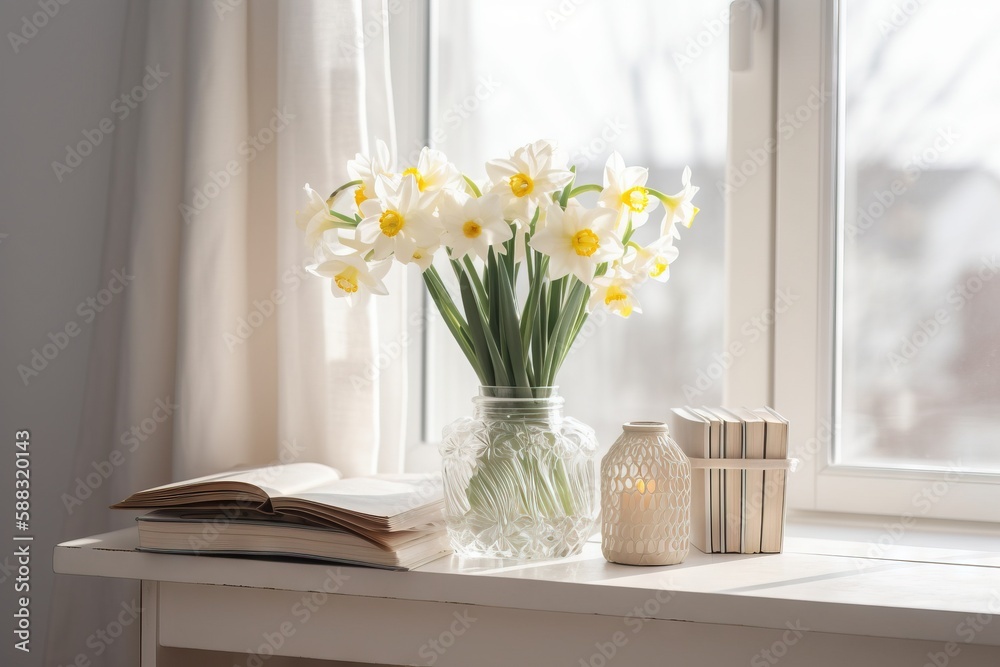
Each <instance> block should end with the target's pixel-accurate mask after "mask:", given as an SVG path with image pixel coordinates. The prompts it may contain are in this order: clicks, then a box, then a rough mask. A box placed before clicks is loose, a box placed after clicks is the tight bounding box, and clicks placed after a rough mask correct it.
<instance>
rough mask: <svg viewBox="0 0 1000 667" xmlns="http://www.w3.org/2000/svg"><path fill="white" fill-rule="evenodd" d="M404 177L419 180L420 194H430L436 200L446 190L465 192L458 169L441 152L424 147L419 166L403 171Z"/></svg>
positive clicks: (418, 161)
mask: <svg viewBox="0 0 1000 667" xmlns="http://www.w3.org/2000/svg"><path fill="white" fill-rule="evenodd" d="M403 176H404V177H406V176H413V177H414V178H415V179H417V188H418V189H419V190H420V192H423V193H429V194H430V195H432V196H433V197H434V198H435V200H437V196H438V195H439V194H440V193H441V192H443V191H445V190H464V189H465V182H464V181H463V179H462V172H460V171H459V170H458V167H456V166H455V165H453V164H452V163H451V162H449V161H448V158H447V157H446V156H445V154H444V153H442V152H441V151H436V150H434V149H433V148H427V147H426V146H424V147H423V148H422V149H421V150H420V157H418V158H417V165H416V166H415V167H409V168H407V169H404V170H403Z"/></svg>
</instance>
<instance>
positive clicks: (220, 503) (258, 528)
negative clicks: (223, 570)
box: [112, 463, 450, 570]
mask: <svg viewBox="0 0 1000 667" xmlns="http://www.w3.org/2000/svg"><path fill="white" fill-rule="evenodd" d="M112 507H113V508H115V509H131V510H135V509H144V510H153V511H152V512H151V513H149V514H146V515H144V516H140V517H138V522H139V550H140V551H153V552H161V553H183V554H197V555H246V556H285V557H299V558H312V559H318V560H325V561H335V562H340V563H347V564H353V565H368V566H371V567H381V568H387V569H395V570H408V569H412V568H414V567H418V566H420V565H423V564H424V563H427V562H430V561H432V560H435V559H437V558H440V557H441V556H444V555H445V554H448V553H450V550H449V548H448V537H447V534H446V531H445V527H444V495H443V491H442V485H441V477H440V475H393V476H377V477H356V478H351V479H342V478H341V476H340V473H339V472H338V471H337V470H335V469H333V468H330V467H328V466H324V465H320V464H318V463H291V464H287V465H274V466H268V467H265V468H252V469H248V470H241V471H239V472H230V473H221V474H217V475H209V476H207V477H200V478H198V479H192V480H188V481H185V482H177V483H174V484H167V485H166V486H159V487H156V488H154V489H147V490H145V491H140V492H138V493H135V494H132V495H131V496H129V497H128V498H126V499H125V500H123V501H122V502H120V503H118V504H117V505H113V506H112Z"/></svg>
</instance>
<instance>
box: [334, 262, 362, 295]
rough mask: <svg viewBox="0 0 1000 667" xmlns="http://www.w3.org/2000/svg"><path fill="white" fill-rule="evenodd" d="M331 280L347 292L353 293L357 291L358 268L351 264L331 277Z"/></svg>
mask: <svg viewBox="0 0 1000 667" xmlns="http://www.w3.org/2000/svg"><path fill="white" fill-rule="evenodd" d="M333 282H334V283H336V285H337V287H339V288H340V289H341V290H342V291H344V292H347V293H348V294H354V293H355V292H357V291H358V270H357V269H355V268H354V267H353V266H349V267H347V268H346V269H344V270H343V271H341V272H340V273H338V274H337V275H335V276H334V277H333Z"/></svg>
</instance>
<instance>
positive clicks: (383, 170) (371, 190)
mask: <svg viewBox="0 0 1000 667" xmlns="http://www.w3.org/2000/svg"><path fill="white" fill-rule="evenodd" d="M394 171H395V167H394V165H393V160H392V156H391V155H389V147H388V146H386V144H385V142H384V141H382V140H381V139H379V140H378V141H376V142H375V152H374V153H372V154H371V155H364V154H363V153H358V154H357V155H355V156H354V159H353V160H349V161H348V162H347V173H348V175H350V177H351V180H352V181H361V185H359V186H357V187H356V188H354V205H355V206H356V207H357V209H358V210H359V211H360V210H361V202H363V201H364V200H366V199H369V198H371V197H374V196H375V181H376V180H378V177H379V176H384V177H386V178H390V179H391V178H393V176H394Z"/></svg>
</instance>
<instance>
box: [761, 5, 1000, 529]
mask: <svg viewBox="0 0 1000 667" xmlns="http://www.w3.org/2000/svg"><path fill="white" fill-rule="evenodd" d="M987 15H989V16H987ZM998 16H1000V15H998V12H997V10H996V9H995V8H992V6H990V5H987V4H982V3H977V2H969V1H964V2H953V3H933V2H926V3H898V2H893V1H891V0H879V1H878V2H872V1H870V0H869V1H866V2H860V1H855V0H848V1H847V2H841V3H835V2H832V1H825V2H824V1H819V0H814V1H812V2H802V3H781V4H780V7H779V22H780V26H781V27H779V34H781V38H780V41H779V45H778V91H779V94H778V103H777V106H778V108H777V117H778V119H779V125H778V127H779V130H780V127H781V125H780V122H781V119H782V118H787V117H788V114H792V116H794V114H795V113H796V111H797V110H800V109H801V108H802V106H803V104H804V103H805V101H806V100H807V98H808V95H810V94H815V93H817V92H818V93H819V94H820V96H821V97H828V98H829V99H830V100H831V102H830V103H828V104H825V105H824V106H823V107H822V108H821V109H820V110H819V112H818V113H816V114H814V116H813V117H811V118H807V119H806V121H805V122H803V123H801V125H800V126H798V127H796V128H794V131H791V132H789V133H788V136H787V137H785V138H783V139H782V141H781V142H780V143H779V148H778V166H777V200H776V204H777V222H776V225H777V231H776V235H777V238H776V243H777V248H778V252H777V256H776V264H775V267H776V274H775V281H776V286H777V287H779V289H780V287H782V286H795V287H797V288H798V289H799V290H800V291H801V292H802V293H803V298H802V299H801V301H800V302H799V303H796V304H795V306H794V307H793V308H791V309H790V310H789V312H788V314H787V316H785V317H783V318H781V319H779V320H778V322H777V324H776V330H775V402H776V403H777V404H778V405H779V406H782V407H783V409H784V410H785V412H787V413H789V414H788V416H789V417H790V418H791V419H792V421H793V425H794V429H793V435H792V437H793V443H792V444H793V447H797V451H796V453H797V455H798V456H799V457H800V458H802V459H803V460H804V461H805V464H806V465H805V471H804V473H800V475H798V476H796V477H797V478H798V479H796V483H795V485H794V486H793V487H792V488H793V490H794V491H795V493H794V494H793V505H794V506H796V507H800V508H805V509H816V510H826V511H840V512H862V513H880V514H910V515H915V516H927V517H937V518H951V519H967V520H996V516H995V513H993V512H991V511H990V509H989V508H990V507H992V506H994V503H995V502H996V501H997V500H1000V478H998V476H996V475H995V473H997V472H1000V448H998V447H997V444H998V440H1000V372H998V369H1000V365H998V362H997V359H998V358H1000V335H998V334H1000V280H997V281H995V282H994V281H992V278H993V277H994V276H995V275H996V274H997V272H998V271H1000V268H998V267H997V265H996V263H995V259H997V258H1000V257H998V255H1000V253H998V251H1000V230H998V228H997V226H996V222H995V220H994V218H995V213H994V211H995V210H996V207H997V204H998V203H1000V181H998V174H1000V163H998V162H997V160H996V155H997V154H998V153H997V142H998V141H1000V134H998V132H997V130H996V127H995V121H993V120H992V119H995V118H996V117H997V114H998V112H1000V94H998V92H997V89H996V86H995V85H994V82H995V75H994V73H995V71H996V67H997V65H998V64H1000V47H998V46H997V44H996V41H995V39H993V35H992V32H991V31H990V30H989V28H988V26H989V25H991V24H992V22H993V21H995V20H996V18H997V17H998ZM973 17H975V20H971V19H972V18H973ZM786 25H787V27H788V29H787V30H782V27H784V26H786ZM791 26H794V30H792V29H791ZM810 35H812V36H813V37H812V38H809V37H808V36H810ZM816 35H819V36H821V37H822V38H821V39H815V36H816ZM930 41H933V42H936V43H940V44H948V45H949V46H948V48H942V49H937V48H935V49H928V48H926V44H928V43H929V42H930ZM806 220H808V221H814V220H815V221H817V224H804V223H803V221H806Z"/></svg>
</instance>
